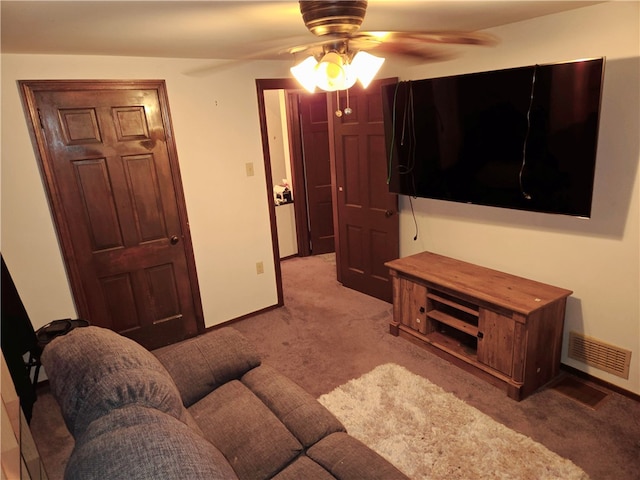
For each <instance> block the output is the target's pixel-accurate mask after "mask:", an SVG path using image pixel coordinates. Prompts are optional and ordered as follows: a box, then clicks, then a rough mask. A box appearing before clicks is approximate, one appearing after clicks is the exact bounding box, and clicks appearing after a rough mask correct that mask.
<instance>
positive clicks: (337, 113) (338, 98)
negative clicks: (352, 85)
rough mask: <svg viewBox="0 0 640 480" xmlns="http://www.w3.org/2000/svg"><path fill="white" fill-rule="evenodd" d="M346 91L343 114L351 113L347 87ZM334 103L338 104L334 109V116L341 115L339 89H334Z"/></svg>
mask: <svg viewBox="0 0 640 480" xmlns="http://www.w3.org/2000/svg"><path fill="white" fill-rule="evenodd" d="M346 92H347V106H346V107H345V109H344V114H345V115H351V114H352V113H353V110H352V109H351V107H350V106H349V89H348V88H347V89H346ZM336 103H337V104H338V109H337V110H336V117H338V118H340V117H341V116H342V113H343V111H342V110H340V90H336Z"/></svg>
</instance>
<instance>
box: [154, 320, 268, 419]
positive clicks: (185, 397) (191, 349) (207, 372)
mask: <svg viewBox="0 0 640 480" xmlns="http://www.w3.org/2000/svg"><path fill="white" fill-rule="evenodd" d="M153 353H154V354H155V355H156V357H158V359H159V360H160V362H161V363H162V364H163V365H164V367H165V368H166V369H167V371H168V372H169V373H170V374H171V376H172V377H173V380H174V382H175V383H176V385H177V387H178V390H179V391H180V394H181V396H182V401H183V403H184V405H185V406H186V407H189V406H191V405H193V404H194V403H195V402H197V401H198V400H200V399H202V398H204V397H205V396H206V395H207V394H209V393H210V392H212V391H213V390H215V389H216V388H218V387H219V386H220V385H222V384H224V383H226V382H229V381H231V380H235V379H239V378H240V377H242V376H243V375H244V374H245V373H247V372H248V371H249V370H251V369H253V368H255V367H257V366H259V365H260V357H259V355H258V353H257V352H256V350H255V348H254V346H253V345H252V344H251V342H249V340H247V339H246V338H245V337H244V336H243V335H242V334H240V332H238V331H237V330H235V329H233V328H230V327H226V328H222V329H220V330H215V331H212V332H209V333H206V334H204V335H201V336H198V337H195V338H192V339H189V340H185V341H184V342H181V343H179V344H175V345H172V346H170V347H164V348H160V349H158V350H154V352H153Z"/></svg>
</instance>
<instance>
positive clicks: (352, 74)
mask: <svg viewBox="0 0 640 480" xmlns="http://www.w3.org/2000/svg"><path fill="white" fill-rule="evenodd" d="M298 4H299V10H300V14H301V16H302V21H303V22H304V24H305V26H306V27H307V29H308V30H309V32H311V33H312V34H313V35H314V36H315V38H313V37H312V38H311V40H310V41H308V42H305V43H294V42H301V40H300V37H299V36H298V37H295V38H289V39H281V40H280V42H281V43H280V46H271V47H270V48H267V49H264V50H261V51H257V52H253V53H252V54H250V55H247V56H244V57H242V58H240V59H237V60H232V61H227V62H222V63H217V64H216V65H215V66H206V67H203V68H198V69H195V70H191V71H190V72H189V73H188V74H191V75H199V74H205V73H207V72H210V71H212V70H219V69H222V68H226V67H228V66H230V65H232V64H234V63H237V61H247V60H259V59H265V58H274V57H282V56H283V55H292V56H293V57H294V59H296V60H299V59H300V58H304V60H303V61H302V62H300V63H298V64H297V65H295V66H294V67H292V69H291V70H292V74H293V75H294V76H295V77H296V78H297V79H298V81H300V83H301V84H302V85H303V86H304V87H305V88H306V89H307V90H309V91H315V90H316V88H320V89H321V90H325V91H336V90H348V88H350V87H351V86H353V85H354V84H355V82H356V81H358V80H359V81H360V83H361V84H362V85H363V86H365V87H366V85H367V84H368V83H369V82H370V81H371V80H372V79H373V78H374V77H375V75H376V73H377V71H378V69H379V68H380V66H381V65H382V62H383V61H384V58H382V57H376V56H374V55H372V54H370V53H369V52H370V51H373V52H375V54H376V55H378V54H380V55H384V56H393V57H396V58H405V59H408V60H409V61H411V62H419V63H424V62H434V61H442V60H447V59H450V58H452V57H453V52H452V50H451V49H449V48H447V46H450V45H478V46H490V45H495V44H497V43H498V41H497V38H496V37H494V36H493V35H489V34H487V33H483V32H467V31H451V30H449V31H360V26H361V25H362V22H363V20H364V18H365V15H366V11H367V5H368V2H367V0H299V2H298ZM302 42H304V40H302ZM283 44H284V45H283ZM291 44H293V46H291Z"/></svg>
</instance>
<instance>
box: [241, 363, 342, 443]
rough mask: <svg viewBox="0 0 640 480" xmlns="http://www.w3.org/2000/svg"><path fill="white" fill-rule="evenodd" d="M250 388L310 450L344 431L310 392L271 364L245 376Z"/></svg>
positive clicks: (245, 381) (244, 378) (255, 369)
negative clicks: (324, 439) (325, 438)
mask: <svg viewBox="0 0 640 480" xmlns="http://www.w3.org/2000/svg"><path fill="white" fill-rule="evenodd" d="M242 383H244V384H245V385H246V386H247V387H249V389H250V390H251V391H252V392H253V393H254V394H255V395H257V396H258V398H260V400H262V402H264V404H265V405H266V406H267V407H269V409H270V410H271V411H272V412H273V413H275V414H276V416H277V417H278V418H279V419H280V421H281V422H282V423H284V424H285V426H286V427H287V428H288V429H289V430H290V431H291V433H293V434H294V435H295V436H296V438H297V439H298V440H299V441H300V443H302V445H303V446H305V447H309V446H311V445H313V444H314V443H316V442H317V441H318V440H320V439H321V438H323V437H326V436H327V435H329V434H330V433H334V432H344V431H345V428H344V426H343V425H342V424H341V423H340V421H339V420H338V419H337V418H336V417H335V416H334V415H333V414H332V413H331V412H330V411H329V410H327V409H326V408H325V407H324V406H322V405H321V404H320V403H319V402H318V401H317V400H316V399H315V398H313V397H312V396H311V395H310V394H309V393H308V392H306V391H305V390H303V389H302V388H301V387H300V386H298V385H297V384H296V383H294V382H293V381H292V380H290V379H289V378H287V377H285V376H284V375H282V374H281V373H280V372H278V371H276V370H274V369H273V368H271V367H269V366H268V365H261V366H259V367H257V368H254V369H253V370H251V371H249V372H247V374H246V375H245V376H243V377H242Z"/></svg>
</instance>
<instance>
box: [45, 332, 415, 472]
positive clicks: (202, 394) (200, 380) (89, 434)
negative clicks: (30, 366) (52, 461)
mask: <svg viewBox="0 0 640 480" xmlns="http://www.w3.org/2000/svg"><path fill="white" fill-rule="evenodd" d="M42 363H43V365H44V368H45V370H46V372H47V375H48V377H49V382H50V387H51V391H52V393H53V395H54V397H55V398H56V400H57V401H58V403H59V404H60V407H61V411H62V415H63V417H64V420H65V422H66V425H67V428H68V429H69V431H70V432H71V434H72V435H73V437H74V439H75V446H74V450H73V452H72V454H71V457H70V458H69V461H68V463H67V467H66V471H65V478H66V479H82V480H90V479H100V480H106V479H127V480H132V479H154V480H156V479H162V480H164V479H167V480H170V479H180V480H192V479H193V480H195V479H208V480H210V479H227V478H229V479H236V478H239V479H267V478H274V479H278V480H288V479H292V480H293V479H296V480H300V479H304V480H313V479H334V478H338V479H343V480H347V479H354V480H356V479H357V480H363V479H381V480H382V479H384V480H392V479H406V478H407V477H405V476H404V475H403V474H402V473H401V472H399V471H398V470H397V469H396V468H395V467H393V466H392V465H391V464H390V463H388V462H387V461H386V460H384V459H383V458H382V457H380V456H379V455H378V454H376V453H375V452H374V451H373V450H371V449H369V448H368V447H366V446H365V445H364V444H362V443H361V442H359V441H358V440H356V439H355V438H353V437H351V436H349V435H348V434H347V433H346V432H345V429H344V427H343V426H342V424H341V423H340V422H339V421H338V420H337V419H336V418H335V417H334V416H333V415H332V414H331V413H330V412H329V411H328V410H327V409H325V408H324V407H323V406H322V405H320V403H318V402H317V401H316V400H315V399H314V398H313V397H312V396H311V395H309V394H308V393H306V392H305V391H304V390H302V389H301V388H300V387H299V386H297V385H296V384H294V383H293V382H292V381H291V380H289V379H287V378H286V377H284V376H283V375H281V374H279V373H278V372H277V371H275V370H274V369H272V368H270V367H269V366H267V365H262V364H261V361H260V358H259V356H258V355H257V353H256V350H255V349H254V347H253V346H252V345H251V344H250V343H249V341H248V340H247V339H246V338H245V337H243V336H242V335H241V334H240V333H238V332H237V331H236V330H234V329H232V328H224V329H220V330H217V331H214V332H210V333H207V334H205V335H202V336H200V337H196V338H193V339H190V340H186V341H184V342H182V343H179V344H177V345H173V346H171V347H165V348H163V349H160V350H156V351H154V352H153V353H151V352H149V351H147V350H145V349H144V348H143V347H141V346H140V345H138V344H137V343H135V342H133V341H131V340H129V339H127V338H125V337H122V336H120V335H118V334H116V333H114V332H112V331H110V330H106V329H103V328H99V327H93V326H92V327H85V328H78V329H75V330H73V331H71V332H70V333H68V334H67V335H65V336H62V337H59V338H56V339H55V340H53V341H52V342H51V343H50V344H49V345H48V346H47V347H46V348H45V350H44V353H43V355H42Z"/></svg>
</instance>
